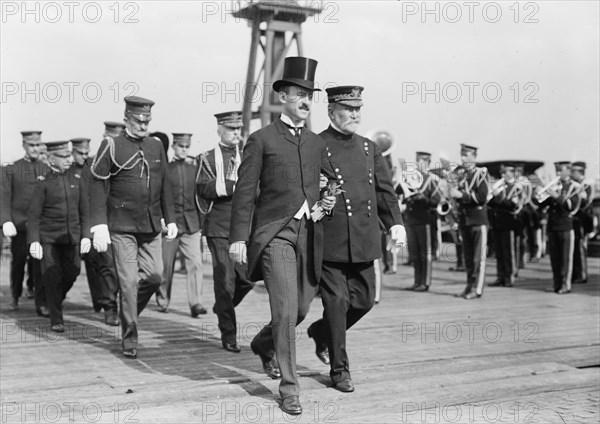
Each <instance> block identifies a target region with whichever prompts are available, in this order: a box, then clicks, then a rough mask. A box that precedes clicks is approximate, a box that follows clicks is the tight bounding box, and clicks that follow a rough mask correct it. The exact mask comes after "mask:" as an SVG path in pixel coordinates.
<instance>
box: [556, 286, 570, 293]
mask: <svg viewBox="0 0 600 424" xmlns="http://www.w3.org/2000/svg"><path fill="white" fill-rule="evenodd" d="M568 293H571V290H569V289H566V288H564V287H561V289H560V290H559V291H557V292H556V294H568Z"/></svg>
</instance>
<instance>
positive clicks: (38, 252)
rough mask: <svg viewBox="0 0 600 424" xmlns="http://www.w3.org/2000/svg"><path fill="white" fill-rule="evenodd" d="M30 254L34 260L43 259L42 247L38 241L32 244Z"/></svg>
mask: <svg viewBox="0 0 600 424" xmlns="http://www.w3.org/2000/svg"><path fill="white" fill-rule="evenodd" d="M29 254H30V255H31V257H32V258H33V259H42V258H43V257H44V251H43V249H42V245H41V244H40V243H39V242H37V241H34V242H33V243H31V245H30V246H29Z"/></svg>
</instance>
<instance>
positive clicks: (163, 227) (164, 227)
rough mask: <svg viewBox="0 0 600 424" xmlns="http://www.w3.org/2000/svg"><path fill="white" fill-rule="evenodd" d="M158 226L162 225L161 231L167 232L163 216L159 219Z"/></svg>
mask: <svg viewBox="0 0 600 424" xmlns="http://www.w3.org/2000/svg"><path fill="white" fill-rule="evenodd" d="M160 226H161V227H162V232H163V233H165V234H167V231H169V230H168V229H167V224H165V219H164V218H161V219H160Z"/></svg>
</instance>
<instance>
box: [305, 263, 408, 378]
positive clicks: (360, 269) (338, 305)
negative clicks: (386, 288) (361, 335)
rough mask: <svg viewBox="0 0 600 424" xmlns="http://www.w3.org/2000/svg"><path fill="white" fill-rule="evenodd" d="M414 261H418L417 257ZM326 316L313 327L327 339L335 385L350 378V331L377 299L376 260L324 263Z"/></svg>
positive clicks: (313, 331) (314, 333)
mask: <svg viewBox="0 0 600 424" xmlns="http://www.w3.org/2000/svg"><path fill="white" fill-rule="evenodd" d="M412 257H413V260H414V258H415V257H414V256H412ZM319 292H320V293H321V300H322V302H323V307H324V311H323V319H320V320H318V321H315V322H314V323H313V324H312V325H311V326H310V332H311V334H312V336H313V337H314V338H315V340H322V341H326V342H327V347H328V349H329V358H330V361H331V370H330V371H329V375H330V376H331V381H332V382H333V384H337V383H339V382H341V381H344V380H347V379H350V362H349V360H348V354H347V352H346V330H347V329H349V328H350V327H352V326H353V325H354V324H356V323H357V322H358V320H360V319H361V318H362V317H363V316H364V315H365V314H366V313H367V312H369V311H370V310H371V308H372V307H373V304H374V301H375V269H374V268H373V262H372V261H371V262H359V263H339V262H323V268H322V271H321V287H320V289H319Z"/></svg>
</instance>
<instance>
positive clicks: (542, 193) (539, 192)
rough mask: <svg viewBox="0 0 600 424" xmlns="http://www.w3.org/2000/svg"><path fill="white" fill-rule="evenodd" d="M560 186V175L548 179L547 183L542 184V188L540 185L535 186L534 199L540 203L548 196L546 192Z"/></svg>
mask: <svg viewBox="0 0 600 424" xmlns="http://www.w3.org/2000/svg"><path fill="white" fill-rule="evenodd" d="M560 188H561V184H560V177H556V178H554V179H553V180H552V181H550V182H549V183H548V184H546V185H545V186H543V187H542V188H540V187H537V188H536V193H535V199H536V200H537V201H538V202H539V203H542V202H544V201H545V200H546V199H548V197H550V194H548V192H549V191H550V190H551V189H556V190H560Z"/></svg>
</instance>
